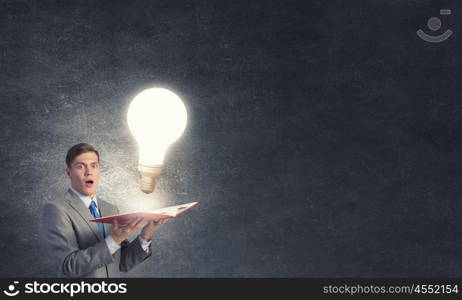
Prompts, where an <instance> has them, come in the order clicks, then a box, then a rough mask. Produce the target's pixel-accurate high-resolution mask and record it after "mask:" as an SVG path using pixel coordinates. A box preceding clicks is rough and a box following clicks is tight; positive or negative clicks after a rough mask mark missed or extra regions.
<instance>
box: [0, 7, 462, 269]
mask: <svg viewBox="0 0 462 300" xmlns="http://www.w3.org/2000/svg"><path fill="white" fill-rule="evenodd" d="M440 8H449V9H452V10H453V15H452V16H445V17H443V18H442V19H443V28H442V30H446V29H447V28H450V29H452V30H453V31H454V35H453V36H452V37H451V38H450V39H449V40H447V41H445V42H444V43H441V44H430V43H426V42H424V41H422V40H420V39H419V38H418V37H417V36H416V34H415V32H416V30H417V29H419V28H422V29H425V27H426V22H427V20H428V18H430V17H431V16H439V9H440ZM461 13H462V5H461V3H460V2H458V1H447V2H446V1H438V2H437V1H378V0H377V1H366V0H364V1H340V0H338V1H172V0H166V1H163V0H162V1H100V0H99V1H0V87H1V96H0V105H1V106H0V107H1V110H0V132H1V135H0V137H1V148H0V151H1V152H0V160H1V167H2V172H0V182H1V186H2V192H1V193H0V199H1V205H2V209H1V211H2V213H1V218H0V225H1V226H0V228H1V230H0V257H1V261H0V262H1V267H0V276H53V272H52V269H51V266H50V261H49V259H47V258H46V253H45V250H44V248H43V243H44V241H43V239H42V238H41V236H40V235H39V232H38V227H39V226H40V218H39V216H40V214H41V210H42V207H43V205H44V203H45V202H46V201H49V200H53V199H59V197H60V195H62V194H63V193H64V191H65V190H66V188H67V186H68V181H67V179H66V177H65V174H64V169H65V164H64V156H65V153H66V151H67V150H68V148H69V147H70V146H72V145H73V144H75V143H78V142H81V141H85V142H89V143H91V144H94V145H95V146H96V147H97V148H98V149H99V151H100V153H101V156H102V167H103V174H102V176H103V177H102V180H101V184H100V189H99V195H101V196H102V197H105V198H106V199H108V200H109V201H110V202H112V203H114V204H117V205H119V206H120V208H121V210H122V211H130V210H136V209H140V208H154V207H159V206H163V205H174V204H180V203H184V202H191V201H199V202H200V204H199V206H197V207H196V208H194V209H192V210H191V211H189V212H188V213H186V214H184V215H182V216H181V217H178V218H177V219H175V220H173V221H170V222H169V223H167V224H166V225H165V226H164V227H163V228H162V229H161V230H160V231H159V232H158V233H156V236H155V240H154V243H153V251H154V254H153V257H152V258H151V259H150V260H148V261H146V262H145V263H144V264H143V265H141V266H139V267H138V268H136V269H135V270H133V272H132V273H130V274H128V276H141V277H144V276H145V277H196V276H202V277H204V276H205V277H215V276H221V277H255V276H261V277H268V276H275V277H293V276H310V277H321V276H324V277H325V276H362V277H365V276H460V275H461V274H462V266H461V265H460V257H461V254H462V251H461V246H462V228H461V225H462V224H461V223H462V221H461V220H462V211H461V208H462V204H461V201H460V197H461V196H460V195H461V192H462V186H461V184H460V183H461V181H462V154H461V153H462V138H461V137H462V105H461V97H462V84H461V78H460V76H461V75H460V74H461V73H460V72H461V70H462V69H461V67H462V56H461V53H462V52H461V50H460V49H461V45H462V44H461V39H460V36H461V34H462V28H461V24H462V23H461V21H460V17H459V16H460V14H461ZM427 31H429V30H428V28H427ZM438 33H440V32H438ZM152 86H163V87H167V88H170V89H172V90H174V91H176V92H177V93H178V94H179V95H180V96H181V97H182V98H183V99H184V101H185V104H186V106H187V109H188V112H189V124H188V127H187V129H186V131H185V133H184V135H183V137H182V138H181V139H180V140H179V141H178V142H177V143H176V144H174V146H173V147H172V149H171V151H170V152H169V153H168V156H167V159H166V169H165V170H164V173H163V174H162V176H161V178H160V181H159V185H158V189H157V190H156V192H155V193H153V194H151V195H144V194H143V193H142V192H141V191H140V190H139V188H138V180H139V179H138V173H137V170H136V166H137V153H136V151H137V148H136V144H135V142H134V140H133V139H132V137H131V135H130V133H129V132H128V129H127V124H126V121H125V118H126V111H127V108H128V104H129V102H130V100H131V99H132V98H133V96H134V95H136V93H138V92H139V91H141V90H142V89H144V88H147V87H152Z"/></svg>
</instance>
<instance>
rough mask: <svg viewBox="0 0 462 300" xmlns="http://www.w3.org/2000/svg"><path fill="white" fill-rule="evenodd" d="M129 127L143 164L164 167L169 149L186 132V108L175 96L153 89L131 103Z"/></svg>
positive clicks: (128, 115) (128, 114) (140, 162)
mask: <svg viewBox="0 0 462 300" xmlns="http://www.w3.org/2000/svg"><path fill="white" fill-rule="evenodd" d="M127 121H128V127H129V128H130V131H131V132H132V134H133V136H134V137H135V139H136V141H137V142H138V148H139V164H140V165H144V166H159V165H163V163H164V157H165V152H166V150H167V148H168V147H169V146H170V144H172V143H173V142H175V141H176V140H177V139H178V138H179V137H180V136H181V134H182V133H183V131H184V129H185V128H186V122H187V112H186V107H185V106H184V104H183V101H181V99H180V97H178V96H177V95H176V94H175V93H173V92H171V91H169V90H167V89H163V88H151V89H147V90H144V91H143V92H141V93H139V94H138V95H137V96H136V97H135V98H134V99H133V101H132V102H131V103H130V106H129V108H128V113H127Z"/></svg>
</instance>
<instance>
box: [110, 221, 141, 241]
mask: <svg viewBox="0 0 462 300" xmlns="http://www.w3.org/2000/svg"><path fill="white" fill-rule="evenodd" d="M141 226H143V218H138V219H135V220H133V222H131V223H128V224H126V225H123V226H122V225H119V223H118V222H117V220H114V222H113V223H112V231H111V237H112V239H113V240H114V242H116V243H117V244H119V245H120V244H121V243H122V242H123V241H124V240H125V239H126V238H128V237H129V236H130V235H131V234H132V233H133V232H135V231H137V230H139V229H140V228H141Z"/></svg>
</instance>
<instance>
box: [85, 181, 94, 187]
mask: <svg viewBox="0 0 462 300" xmlns="http://www.w3.org/2000/svg"><path fill="white" fill-rule="evenodd" d="M93 184H94V182H93V180H86V181H85V186H86V187H91V186H93Z"/></svg>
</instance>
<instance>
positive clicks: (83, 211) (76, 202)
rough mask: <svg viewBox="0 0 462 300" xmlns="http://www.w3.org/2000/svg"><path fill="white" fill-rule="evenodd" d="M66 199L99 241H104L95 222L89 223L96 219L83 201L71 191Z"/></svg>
mask: <svg viewBox="0 0 462 300" xmlns="http://www.w3.org/2000/svg"><path fill="white" fill-rule="evenodd" d="M66 199H67V200H69V204H70V205H71V206H72V208H73V209H74V210H75V211H76V212H77V213H78V214H79V215H80V216H81V217H82V219H83V221H84V222H85V223H87V225H88V226H89V227H90V229H91V231H93V233H94V234H95V236H96V238H97V239H98V240H102V239H103V237H102V236H101V233H100V232H99V230H98V225H96V223H95V222H89V220H90V219H94V218H93V216H92V215H91V213H90V210H89V209H88V208H87V207H85V205H84V203H83V201H82V200H81V199H80V198H79V196H77V195H76V194H75V193H74V192H73V191H72V190H71V189H69V190H68V191H67V193H66Z"/></svg>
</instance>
